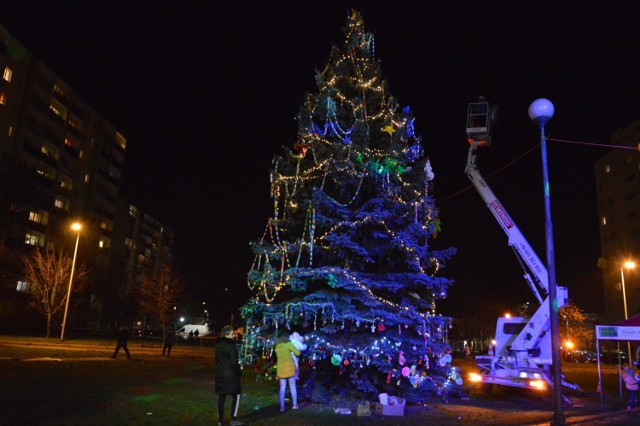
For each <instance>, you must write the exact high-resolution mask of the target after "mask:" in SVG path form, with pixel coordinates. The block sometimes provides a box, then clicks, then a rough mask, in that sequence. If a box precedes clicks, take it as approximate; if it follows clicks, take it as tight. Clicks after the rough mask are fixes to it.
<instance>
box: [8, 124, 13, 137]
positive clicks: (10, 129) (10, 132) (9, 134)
mask: <svg viewBox="0 0 640 426" xmlns="http://www.w3.org/2000/svg"><path fill="white" fill-rule="evenodd" d="M8 136H13V126H9V133H8Z"/></svg>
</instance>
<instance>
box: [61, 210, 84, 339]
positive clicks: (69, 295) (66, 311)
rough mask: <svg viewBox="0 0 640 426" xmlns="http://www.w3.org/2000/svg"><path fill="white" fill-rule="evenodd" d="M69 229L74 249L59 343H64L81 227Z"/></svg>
mask: <svg viewBox="0 0 640 426" xmlns="http://www.w3.org/2000/svg"><path fill="white" fill-rule="evenodd" d="M71 229H72V230H73V231H76V233H77V236H76V248H75V249H74V250H73V260H72V261H71V273H70V274H69V288H68V289H67V301H66V302H65V305H64V316H63V317H62V331H61V332H60V341H61V342H64V329H65V328H66V326H67V313H68V312H69V299H70V298H71V285H72V284H73V272H74V270H75V268H76V255H77V254H78V243H79V242H80V229H82V225H80V224H79V223H78V222H75V223H73V224H72V225H71Z"/></svg>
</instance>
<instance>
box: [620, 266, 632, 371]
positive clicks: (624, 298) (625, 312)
mask: <svg viewBox="0 0 640 426" xmlns="http://www.w3.org/2000/svg"><path fill="white" fill-rule="evenodd" d="M635 267H636V264H635V262H632V261H630V260H627V261H626V262H624V263H623V264H622V266H621V267H620V280H621V281H622V302H623V303H624V319H625V320H626V319H629V315H628V313H627V290H626V289H625V287H624V268H627V269H633V268H635ZM627 352H628V355H629V364H631V360H632V358H631V342H630V341H628V340H627Z"/></svg>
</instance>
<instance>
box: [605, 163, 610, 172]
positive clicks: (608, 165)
mask: <svg viewBox="0 0 640 426" xmlns="http://www.w3.org/2000/svg"><path fill="white" fill-rule="evenodd" d="M604 172H605V173H611V165H610V164H607V165H605V166H604Z"/></svg>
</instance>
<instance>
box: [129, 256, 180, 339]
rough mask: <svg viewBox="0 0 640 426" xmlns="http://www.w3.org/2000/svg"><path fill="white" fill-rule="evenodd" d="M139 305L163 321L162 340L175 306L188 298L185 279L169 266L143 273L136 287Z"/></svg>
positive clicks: (147, 312)
mask: <svg viewBox="0 0 640 426" xmlns="http://www.w3.org/2000/svg"><path fill="white" fill-rule="evenodd" d="M134 289H135V293H136V295H137V303H138V306H140V308H141V309H142V310H143V311H144V312H145V313H146V314H148V315H155V316H157V317H158V319H159V320H160V322H162V341H163V343H164V337H165V336H166V331H167V324H168V323H169V321H170V320H171V316H172V314H173V308H174V306H176V305H177V304H179V303H181V302H183V301H184V300H185V299H186V298H187V292H186V290H185V282H184V279H183V278H182V277H181V276H179V275H177V274H174V273H172V272H171V271H170V270H169V269H168V268H166V269H163V270H162V271H160V272H158V273H156V274H154V275H151V276H150V275H141V276H140V279H139V281H138V283H137V284H136V286H135V287H134Z"/></svg>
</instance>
